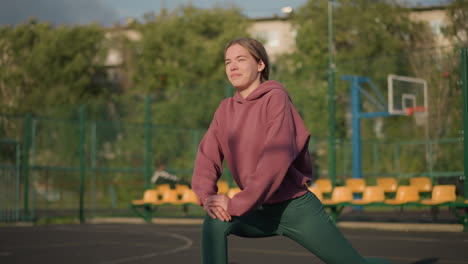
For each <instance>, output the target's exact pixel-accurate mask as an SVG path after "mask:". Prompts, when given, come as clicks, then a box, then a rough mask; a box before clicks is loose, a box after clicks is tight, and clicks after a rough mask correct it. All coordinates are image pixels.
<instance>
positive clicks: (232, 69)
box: [229, 63, 237, 71]
mask: <svg viewBox="0 0 468 264" xmlns="http://www.w3.org/2000/svg"><path fill="white" fill-rule="evenodd" d="M229 69H230V70H231V71H234V70H237V64H236V63H231V64H230V65H229Z"/></svg>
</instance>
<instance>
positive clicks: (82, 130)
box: [79, 105, 85, 224]
mask: <svg viewBox="0 0 468 264" xmlns="http://www.w3.org/2000/svg"><path fill="white" fill-rule="evenodd" d="M79 116H80V117H79V132H80V223H81V224H83V223H84V222H85V219H84V210H83V207H84V177H85V160H84V152H85V106H84V105H82V106H80V110H79Z"/></svg>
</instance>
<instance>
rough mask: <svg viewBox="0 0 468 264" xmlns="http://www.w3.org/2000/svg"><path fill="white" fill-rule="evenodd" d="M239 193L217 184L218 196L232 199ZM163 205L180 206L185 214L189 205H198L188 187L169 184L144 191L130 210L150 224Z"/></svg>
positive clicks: (194, 195)
mask: <svg viewBox="0 0 468 264" xmlns="http://www.w3.org/2000/svg"><path fill="white" fill-rule="evenodd" d="M239 191H240V189H239V188H229V185H228V184H227V183H226V182H224V181H219V182H218V193H219V194H226V195H228V196H229V197H232V196H234V195H235V194H236V193H237V192H239ZM164 205H180V206H181V207H182V209H183V210H184V212H185V214H187V213H188V210H189V206H190V205H199V203H198V198H197V196H196V194H195V192H194V191H193V190H192V189H191V188H190V187H189V186H188V185H183V184H176V185H175V188H171V185H170V184H159V185H157V186H156V187H155V188H153V189H148V190H145V191H144V193H143V197H142V199H140V200H133V201H132V202H131V203H130V208H131V209H132V211H133V212H134V213H135V214H136V215H137V216H140V217H142V218H143V219H145V221H146V222H151V219H152V214H153V212H155V211H156V210H157V209H158V207H160V206H164Z"/></svg>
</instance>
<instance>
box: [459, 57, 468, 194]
mask: <svg viewBox="0 0 468 264" xmlns="http://www.w3.org/2000/svg"><path fill="white" fill-rule="evenodd" d="M461 64H462V65H461V81H462V98H463V159H464V163H463V164H464V174H465V191H464V194H465V200H467V199H468V165H467V164H468V48H462V49H461Z"/></svg>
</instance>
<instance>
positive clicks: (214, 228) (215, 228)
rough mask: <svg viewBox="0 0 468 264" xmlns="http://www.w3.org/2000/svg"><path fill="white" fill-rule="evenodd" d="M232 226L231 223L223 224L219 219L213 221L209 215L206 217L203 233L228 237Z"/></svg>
mask: <svg viewBox="0 0 468 264" xmlns="http://www.w3.org/2000/svg"><path fill="white" fill-rule="evenodd" d="M231 225H232V223H231V222H223V221H221V220H219V219H213V218H211V217H210V216H209V215H207V216H205V221H204V222H203V232H204V233H206V232H208V233H211V234H223V235H227V233H228V232H229V230H230V228H231Z"/></svg>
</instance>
